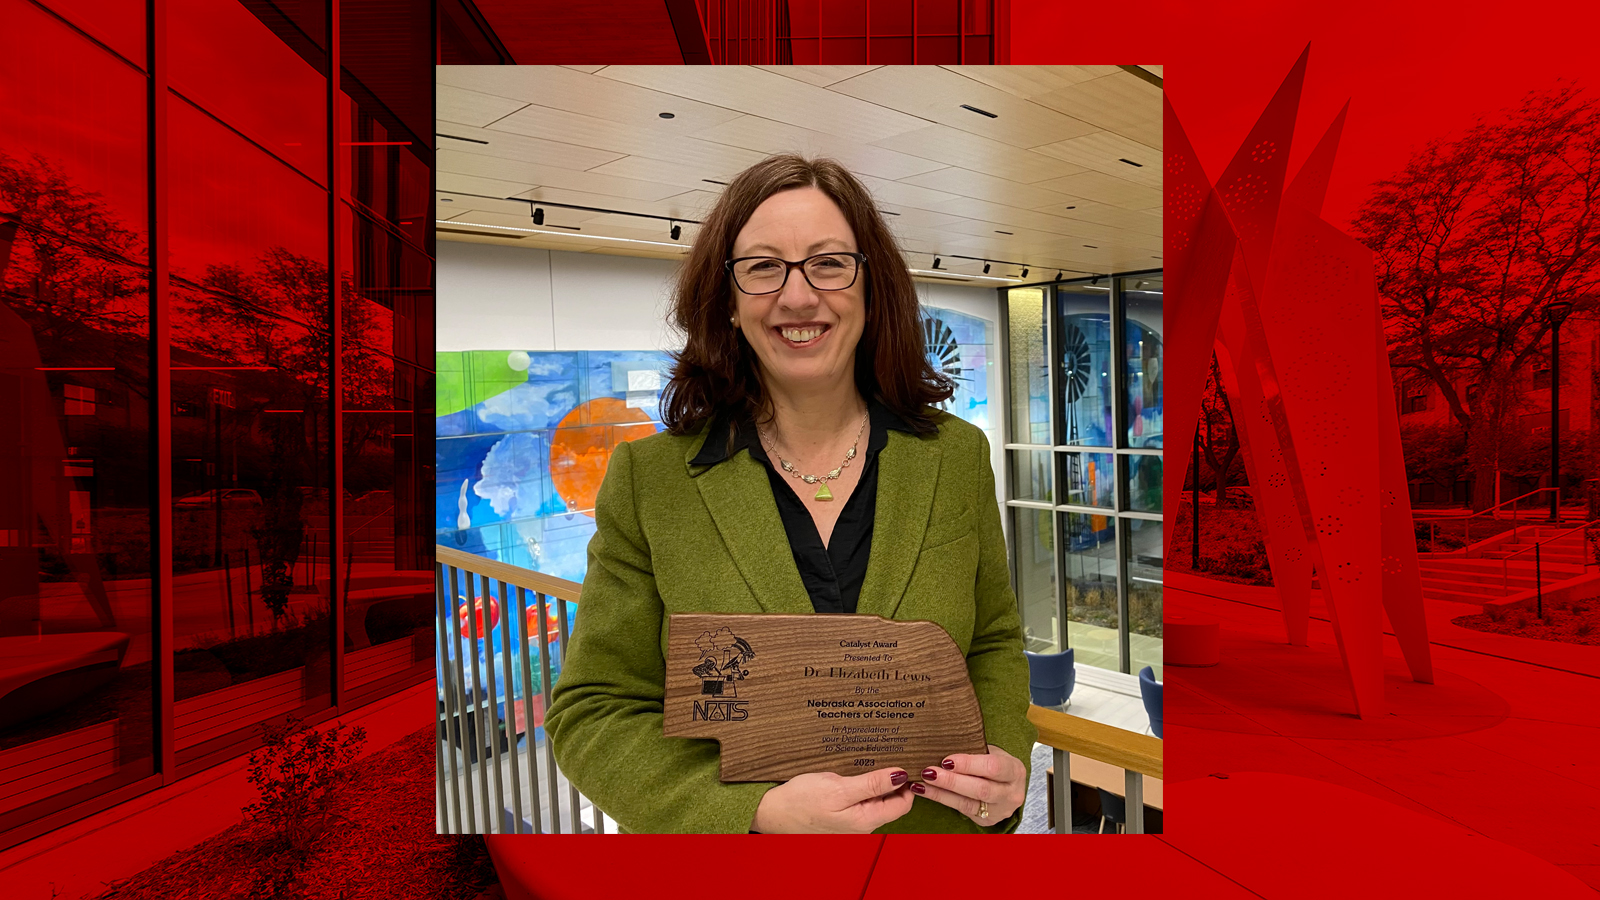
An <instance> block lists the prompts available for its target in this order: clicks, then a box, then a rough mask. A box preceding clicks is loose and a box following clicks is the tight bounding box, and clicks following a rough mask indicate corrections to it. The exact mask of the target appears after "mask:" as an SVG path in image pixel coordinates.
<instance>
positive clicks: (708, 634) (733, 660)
mask: <svg viewBox="0 0 1600 900" xmlns="http://www.w3.org/2000/svg"><path fill="white" fill-rule="evenodd" d="M694 645H695V647H696V648H697V649H699V651H700V662H699V664H698V665H696V666H695V667H694V668H693V669H692V670H691V671H693V672H694V674H695V675H697V676H699V678H700V695H701V698H702V699H699V700H696V701H694V712H693V716H692V718H691V720H696V719H705V720H707V721H721V722H742V721H744V720H745V719H747V718H749V716H750V714H749V711H748V710H747V709H745V701H743V700H737V699H735V698H737V697H738V694H739V682H741V681H743V680H744V679H745V677H746V676H748V675H749V674H750V670H749V669H747V668H745V664H746V663H747V662H749V661H750V660H751V659H754V658H755V655H756V652H755V650H753V649H751V647H750V643H749V642H748V641H746V640H745V639H744V638H742V637H739V636H738V635H736V634H734V633H733V632H732V631H731V630H730V629H727V628H719V629H717V630H716V631H704V632H701V633H700V636H699V637H698V638H696V639H695V642H694Z"/></svg>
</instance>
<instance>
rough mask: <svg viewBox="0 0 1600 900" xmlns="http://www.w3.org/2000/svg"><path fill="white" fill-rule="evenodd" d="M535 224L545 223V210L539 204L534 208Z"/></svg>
mask: <svg viewBox="0 0 1600 900" xmlns="http://www.w3.org/2000/svg"><path fill="white" fill-rule="evenodd" d="M533 224H535V225H543V224H544V210H542V209H540V208H539V207H537V206H535V207H534V208H533Z"/></svg>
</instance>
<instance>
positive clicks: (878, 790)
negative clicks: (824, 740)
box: [750, 769, 913, 834]
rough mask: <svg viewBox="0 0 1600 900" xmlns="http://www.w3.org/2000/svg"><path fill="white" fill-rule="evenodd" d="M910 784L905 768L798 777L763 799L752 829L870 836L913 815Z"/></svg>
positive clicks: (792, 832) (775, 831)
mask: <svg viewBox="0 0 1600 900" xmlns="http://www.w3.org/2000/svg"><path fill="white" fill-rule="evenodd" d="M907 780H908V776H907V775H906V773H905V770H904V769H882V770H880V771H876V772H868V773H866V774H864V775H848V776H847V775H835V774H834V773H832V772H808V773H806V774H804V775H797V776H795V777H794V778H791V779H789V780H788V781H785V782H784V783H783V784H780V785H778V786H777V787H775V788H773V789H771V790H769V791H767V792H766V794H764V795H762V797H761V803H760V805H758V806H757V807H756V817H755V820H754V821H753V822H752V823H751V825H750V828H751V830H753V831H757V832H760V833H762V834H867V833H868V832H871V831H872V830H873V829H876V828H878V827H879V826H881V825H885V824H887V823H889V822H893V821H894V820H895V819H898V818H900V817H901V816H903V815H905V814H906V813H907V812H910V811H911V801H912V799H913V797H912V794H911V792H910V791H909V790H907V789H906V782H907Z"/></svg>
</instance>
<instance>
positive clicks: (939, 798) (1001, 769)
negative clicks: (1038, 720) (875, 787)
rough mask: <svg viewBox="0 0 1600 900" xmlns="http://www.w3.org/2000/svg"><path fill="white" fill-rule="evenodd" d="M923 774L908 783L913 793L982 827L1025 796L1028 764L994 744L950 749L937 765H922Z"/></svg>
mask: <svg viewBox="0 0 1600 900" xmlns="http://www.w3.org/2000/svg"><path fill="white" fill-rule="evenodd" d="M922 777H923V779H924V781H923V782H922V783H920V784H917V783H913V784H912V785H911V790H912V791H913V792H914V793H917V794H920V795H922V796H924V797H927V798H928V799H929V800H934V801H936V802H939V803H943V804H944V805H945V806H948V807H950V808H951V809H953V810H956V811H957V812H959V813H961V814H962V815H965V816H966V817H967V818H969V819H971V820H972V821H973V822H976V823H977V824H979V825H983V826H985V827H987V826H990V825H994V824H996V823H998V822H1004V821H1005V820H1006V819H1008V818H1010V816H1011V814H1012V813H1014V812H1016V811H1017V807H1019V806H1021V805H1022V801H1023V800H1024V799H1026V798H1027V796H1028V769H1027V767H1026V766H1024V765H1023V764H1022V763H1021V762H1020V761H1019V760H1018V759H1017V758H1016V757H1015V756H1012V755H1011V754H1009V753H1007V752H1005V751H1004V750H1001V749H1000V748H999V747H996V746H995V745H993V744H990V745H989V752H988V753H987V754H972V753H952V754H951V755H949V756H947V757H945V758H944V762H943V763H942V764H941V765H940V766H939V767H938V768H928V769H923V770H922ZM980 812H984V813H988V815H987V816H981V817H980V816H979V815H978V813H980Z"/></svg>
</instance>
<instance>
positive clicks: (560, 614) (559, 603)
mask: <svg viewBox="0 0 1600 900" xmlns="http://www.w3.org/2000/svg"><path fill="white" fill-rule="evenodd" d="M556 633H557V634H558V635H559V636H560V638H561V659H562V661H563V662H565V661H566V658H567V601H565V600H563V599H561V598H560V597H557V598H556ZM567 793H568V795H569V796H568V798H567V799H568V800H570V801H571V802H572V833H573V834H582V833H583V822H582V820H580V819H579V818H578V786H577V785H575V784H573V783H572V779H570V778H569V779H567Z"/></svg>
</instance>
